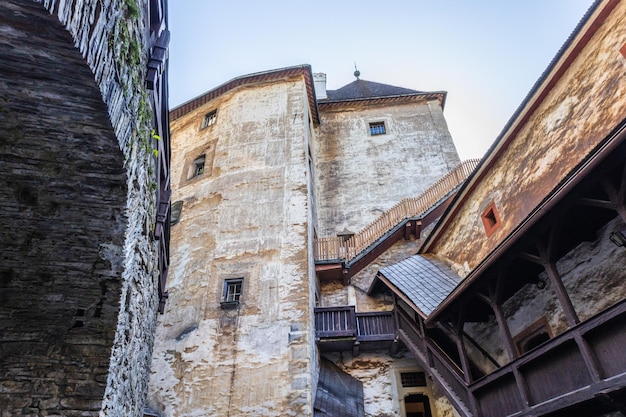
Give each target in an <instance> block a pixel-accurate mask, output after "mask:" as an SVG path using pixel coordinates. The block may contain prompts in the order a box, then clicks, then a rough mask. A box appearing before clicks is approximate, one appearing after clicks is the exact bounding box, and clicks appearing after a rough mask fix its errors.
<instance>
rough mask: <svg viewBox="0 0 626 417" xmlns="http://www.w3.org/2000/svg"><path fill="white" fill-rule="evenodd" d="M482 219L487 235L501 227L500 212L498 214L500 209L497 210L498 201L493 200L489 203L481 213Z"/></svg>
mask: <svg viewBox="0 0 626 417" xmlns="http://www.w3.org/2000/svg"><path fill="white" fill-rule="evenodd" d="M480 219H481V220H482V222H483V226H484V227H485V233H486V234H487V237H489V236H491V235H492V234H493V232H495V231H496V229H497V228H498V227H500V223H501V222H500V214H498V210H496V203H494V202H493V201H492V202H491V203H489V205H488V206H487V208H485V210H483V213H482V214H481V215H480Z"/></svg>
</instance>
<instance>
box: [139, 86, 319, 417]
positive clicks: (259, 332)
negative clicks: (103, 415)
mask: <svg viewBox="0 0 626 417" xmlns="http://www.w3.org/2000/svg"><path fill="white" fill-rule="evenodd" d="M305 89H306V87H305V84H304V82H303V80H302V77H296V78H293V77H292V78H288V79H280V80H274V81H271V82H267V83H261V84H259V85H251V86H247V87H243V88H239V89H235V90H233V91H230V92H228V93H225V94H223V95H221V96H220V97H218V98H216V99H214V100H212V101H210V102H209V103H207V104H205V105H203V106H201V107H199V108H198V109H196V110H195V111H192V112H190V113H188V114H186V115H184V116H182V117H180V118H178V119H176V120H174V121H173V122H172V142H173V144H174V146H175V148H176V150H177V152H176V153H175V155H174V158H173V163H172V166H173V167H174V169H173V172H172V178H173V182H174V184H175V185H176V187H175V190H174V194H173V197H172V201H177V200H180V201H183V211H182V216H181V220H180V222H179V223H178V224H176V225H175V226H173V228H172V250H173V252H172V262H173V263H172V266H171V269H170V271H171V272H170V278H169V284H168V291H169V294H170V297H169V302H168V306H169V308H168V309H167V310H166V312H165V314H164V315H163V316H162V317H161V320H160V324H159V328H158V332H157V343H156V347H155V353H154V359H153V374H152V379H151V384H150V385H151V389H150V395H149V397H150V399H149V401H150V405H151V406H152V407H153V408H154V409H156V410H159V411H160V412H162V413H163V415H166V416H174V415H176V416H181V417H182V416H192V415H200V414H201V415H231V416H236V415H237V416H244V415H263V416H289V415H292V416H306V415H310V414H311V411H312V410H311V406H310V405H311V401H312V389H313V388H314V382H313V381H312V375H313V374H314V372H315V371H314V369H312V368H314V367H315V360H314V358H315V356H314V355H312V354H311V352H312V343H313V339H312V330H313V329H312V325H311V316H312V311H311V306H312V303H313V301H312V296H313V293H312V288H311V282H314V279H312V278H311V276H310V275H309V274H310V273H311V272H312V265H311V260H310V259H309V253H310V251H309V245H310V234H309V227H310V226H309V208H308V198H309V197H308V196H309V195H308V185H307V181H308V180H307V177H306V168H307V150H306V141H307V140H308V137H309V135H310V132H308V131H307V130H308V129H309V124H308V118H309V116H308V110H306V109H307V104H306V91H305ZM214 110H217V113H216V117H217V118H216V121H215V123H214V124H212V125H211V126H208V127H206V128H202V123H203V120H204V116H205V115H206V114H208V113H210V112H211V111H214ZM202 155H204V158H205V165H204V170H203V172H202V174H200V175H196V176H194V170H193V166H194V161H196V160H197V159H198V157H199V156H202ZM233 278H243V289H242V295H241V298H240V301H239V303H238V304H236V305H232V306H230V307H229V308H226V307H223V306H222V304H221V301H222V299H223V292H224V280H226V279H233Z"/></svg>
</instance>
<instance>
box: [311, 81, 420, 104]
mask: <svg viewBox="0 0 626 417" xmlns="http://www.w3.org/2000/svg"><path fill="white" fill-rule="evenodd" d="M422 93H423V91H416V90H411V89H408V88H403V87H396V86H393V85H388V84H381V83H375V82H372V81H365V80H359V79H357V80H356V81H353V82H351V83H350V84H346V85H344V86H343V87H341V88H340V89H338V90H328V91H327V92H326V94H327V95H328V99H326V100H330V101H333V100H354V99H360V98H376V97H393V96H402V95H407V94H422ZM320 101H323V100H320Z"/></svg>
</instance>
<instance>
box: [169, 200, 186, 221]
mask: <svg viewBox="0 0 626 417" xmlns="http://www.w3.org/2000/svg"><path fill="white" fill-rule="evenodd" d="M182 213H183V202H182V201H176V202H175V203H172V208H171V209H170V225H171V226H174V225H175V224H176V223H178V222H179V221H180V216H181V214H182Z"/></svg>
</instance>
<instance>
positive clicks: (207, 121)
mask: <svg viewBox="0 0 626 417" xmlns="http://www.w3.org/2000/svg"><path fill="white" fill-rule="evenodd" d="M215 122H217V110H213V111H210V112H208V113H207V114H205V115H204V119H203V120H202V129H205V128H207V127H209V126H213V125H214V124H215Z"/></svg>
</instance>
